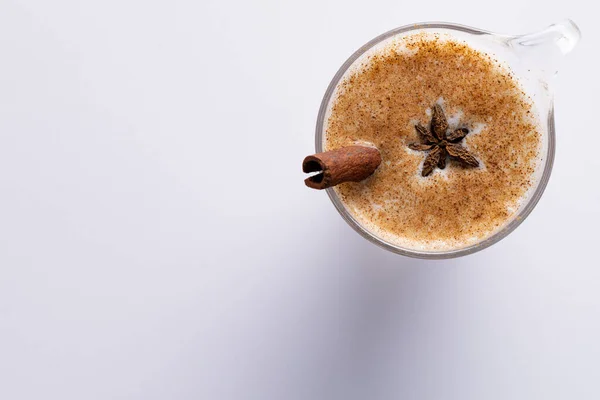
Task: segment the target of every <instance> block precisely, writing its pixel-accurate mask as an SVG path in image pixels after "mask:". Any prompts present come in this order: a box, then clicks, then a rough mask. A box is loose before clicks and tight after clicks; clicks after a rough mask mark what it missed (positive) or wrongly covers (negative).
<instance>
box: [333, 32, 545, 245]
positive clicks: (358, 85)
mask: <svg viewBox="0 0 600 400" xmlns="http://www.w3.org/2000/svg"><path fill="white" fill-rule="evenodd" d="M399 40H400V41H401V46H399V45H397V44H396V45H395V46H387V47H384V48H381V49H379V50H377V51H376V52H373V53H371V54H370V55H369V56H368V58H367V59H366V60H365V62H364V63H363V65H362V66H361V67H360V68H358V69H357V70H355V71H353V72H350V73H347V74H346V76H345V77H344V78H343V79H342V81H341V82H340V83H339V85H338V88H337V95H336V97H335V99H334V100H333V102H332V105H331V107H330V113H329V117H328V119H327V121H326V125H325V126H326V134H325V143H324V147H325V150H331V149H335V148H338V147H342V146H349V145H353V144H360V143H365V142H366V143H371V144H374V145H375V146H377V148H378V149H379V151H380V152H381V157H382V162H381V165H380V166H379V168H378V169H377V171H376V172H375V173H374V174H373V175H372V176H371V177H369V178H368V179H366V180H364V181H362V182H358V183H344V184H341V185H339V186H337V187H336V188H335V191H336V193H337V194H338V196H339V197H340V199H341V200H342V202H343V203H344V205H345V206H346V208H347V210H348V211H349V212H350V213H351V214H352V215H353V216H354V218H356V219H357V220H358V221H359V222H360V223H361V224H363V225H364V226H365V227H366V228H367V229H368V230H370V231H372V232H373V233H375V234H376V235H377V236H380V237H382V238H383V239H385V240H387V241H390V242H392V243H395V244H397V245H400V246H403V247H407V248H415V249H424V250H448V249H454V248H460V247H465V246H467V245H470V244H474V243H476V242H479V241H481V240H483V239H485V238H486V237H489V236H490V235H491V234H492V233H494V232H495V231H497V230H498V229H499V228H500V227H502V226H503V225H504V224H505V223H506V222H508V221H509V220H510V219H511V218H512V217H513V216H514V214H515V212H516V211H517V209H518V208H519V204H520V201H521V200H522V199H523V198H524V197H525V196H526V195H527V192H528V190H529V189H530V188H531V187H532V185H534V183H535V171H536V168H537V166H538V165H539V161H540V159H539V153H540V147H541V128H540V124H539V122H538V121H537V119H536V117H535V116H534V115H535V114H534V110H533V109H532V102H531V100H530V99H529V97H528V96H527V95H526V94H525V93H524V92H523V90H522V89H521V88H520V85H519V84H518V82H517V80H516V79H515V78H514V77H513V76H512V75H511V72H510V71H509V70H508V68H507V67H505V66H503V65H501V64H500V63H499V62H498V61H496V60H495V59H494V58H492V57H491V56H490V55H488V54H486V53H483V52H480V51H478V50H475V49H473V48H472V47H470V46H468V45H467V44H465V43H463V42H459V41H456V40H453V39H451V38H446V37H443V36H440V35H427V34H416V35H411V36H408V37H404V38H402V39H399ZM434 104H441V105H443V108H444V110H445V113H446V116H447V117H448V122H449V125H450V126H449V129H451V130H452V129H457V128H461V127H465V128H468V130H469V132H471V133H469V134H468V135H467V136H466V137H465V138H464V139H463V141H462V145H463V146H464V147H465V149H467V150H468V151H469V153H471V154H472V155H474V156H475V157H476V158H477V160H479V163H480V165H479V167H477V168H463V167H462V166H461V165H458V164H456V163H452V162H451V163H449V164H448V165H447V166H446V167H445V169H443V170H441V169H436V170H435V171H434V172H433V173H431V174H430V175H429V176H427V177H422V176H421V170H422V166H423V158H424V157H423V153H422V152H420V151H415V150H412V149H410V148H409V144H411V143H414V142H418V141H419V137H418V136H417V132H416V130H415V125H416V124H422V125H424V126H428V125H427V124H429V122H430V120H431V108H432V106H433V105H434ZM459 123H460V126H458V124H459Z"/></svg>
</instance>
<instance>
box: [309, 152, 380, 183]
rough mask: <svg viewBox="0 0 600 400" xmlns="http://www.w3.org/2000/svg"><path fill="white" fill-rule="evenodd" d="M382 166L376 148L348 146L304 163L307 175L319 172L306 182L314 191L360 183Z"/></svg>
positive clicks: (320, 154)
mask: <svg viewBox="0 0 600 400" xmlns="http://www.w3.org/2000/svg"><path fill="white" fill-rule="evenodd" d="M379 164H381V154H379V150H377V149H376V148H374V147H367V146H348V147H342V148H339V149H335V150H331V151H325V152H323V153H317V154H314V155H312V156H308V157H306V158H305V159H304V161H303V162H302V170H303V171H304V172H306V173H310V172H319V171H320V173H319V174H316V175H313V176H311V177H309V178H307V179H305V180H304V183H305V184H306V186H308V187H310V188H313V189H327V188H329V187H332V186H335V185H338V184H340V183H343V182H360V181H362V180H363V179H365V178H367V177H369V176H370V175H371V174H372V173H373V172H375V170H376V169H377V167H378V166H379Z"/></svg>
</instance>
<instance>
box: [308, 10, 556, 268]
mask: <svg viewBox="0 0 600 400" xmlns="http://www.w3.org/2000/svg"><path fill="white" fill-rule="evenodd" d="M422 29H448V30H456V31H461V32H465V33H470V34H474V35H489V34H492V33H491V32H489V31H485V30H481V29H476V28H472V27H469V26H464V25H459V24H452V23H446V22H422V23H417V24H410V25H404V26H401V27H398V28H395V29H392V30H390V31H387V32H385V33H383V34H381V35H379V36H377V37H375V38H374V39H372V40H370V41H369V42H367V43H366V44H364V45H363V46H361V47H360V48H359V49H358V50H357V51H355V52H354V53H353V54H352V55H351V56H350V57H349V58H348V59H347V60H346V61H345V62H344V64H342V66H341V67H340V68H339V69H338V71H337V72H336V74H335V75H334V77H333V79H332V80H331V82H330V83H329V86H328V87H327V90H326V92H325V95H324V96H323V99H322V101H321V106H320V107H319V114H318V116H317V124H316V130H315V149H316V152H317V153H320V152H322V151H323V134H324V132H323V128H324V123H325V116H326V113H327V108H328V105H329V102H330V101H331V98H332V96H333V94H334V92H335V89H336V87H337V85H338V83H339V81H340V80H341V78H342V77H343V76H344V74H345V73H346V71H347V70H348V68H350V66H351V65H352V64H353V63H354V62H355V61H356V60H357V59H358V58H359V57H360V56H362V55H363V54H364V53H365V52H367V51H368V50H369V49H371V48H372V47H373V46H375V45H377V44H378V43H380V42H382V41H384V40H386V39H388V38H390V37H392V36H395V35H397V34H400V33H404V32H408V31H412V30H422ZM500 36H502V35H500ZM547 126H548V131H547V135H548V144H547V152H546V155H545V156H546V157H545V162H544V165H543V172H542V176H541V177H540V180H539V182H538V184H537V187H536V188H535V191H534V192H533V194H532V195H531V196H530V197H529V199H528V201H527V204H525V206H524V207H522V208H521V210H520V211H519V212H518V214H516V215H515V216H513V217H512V220H511V221H510V222H508V223H507V224H506V225H504V226H503V227H502V228H501V229H500V230H498V231H497V232H495V233H493V234H492V235H490V236H489V237H487V238H485V239H484V240H482V241H480V242H477V243H474V244H472V245H469V246H467V247H462V248H458V249H452V250H444V251H426V250H417V249H410V248H404V247H401V246H398V245H395V244H393V243H390V242H388V241H386V240H384V239H382V238H380V237H378V236H375V234H373V233H371V232H370V231H369V230H367V229H366V228H365V227H364V226H363V225H361V224H360V223H359V222H358V221H357V220H356V219H355V218H354V217H353V216H352V215H351V214H350V213H349V212H348V211H347V210H346V207H345V206H344V204H343V203H342V202H341V200H340V199H339V197H338V195H337V194H336V192H335V191H334V190H333V188H328V189H326V191H327V195H328V196H329V198H330V199H331V202H332V203H333V205H334V206H335V208H336V209H337V211H338V212H339V213H340V215H341V216H342V218H344V220H345V221H346V222H347V223H348V224H349V225H350V226H351V227H352V228H353V229H354V230H355V231H356V232H358V233H359V234H360V235H361V236H362V237H364V238H365V239H367V240H369V241H370V242H372V243H374V244H376V245H378V246H380V247H382V248H384V249H386V250H389V251H391V252H394V253H397V254H401V255H404V256H408V257H413V258H422V259H448V258H456V257H461V256H465V255H468V254H473V253H476V252H478V251H481V250H483V249H485V248H487V247H489V246H491V245H493V244H495V243H497V242H499V241H500V240H502V239H504V238H505V237H506V236H508V235H509V234H510V233H511V232H513V231H514V230H515V229H516V228H517V227H518V226H519V225H521V223H523V221H524V220H525V219H526V218H527V217H528V216H529V214H530V213H531V212H532V211H533V209H534V208H535V206H536V205H537V203H538V202H539V200H540V198H541V197H542V194H543V193H544V190H545V189H546V186H547V184H548V181H549V180H550V174H551V172H552V166H553V165H554V153H555V140H556V136H555V127H554V100H553V98H552V96H551V98H550V99H549V104H548V116H547Z"/></svg>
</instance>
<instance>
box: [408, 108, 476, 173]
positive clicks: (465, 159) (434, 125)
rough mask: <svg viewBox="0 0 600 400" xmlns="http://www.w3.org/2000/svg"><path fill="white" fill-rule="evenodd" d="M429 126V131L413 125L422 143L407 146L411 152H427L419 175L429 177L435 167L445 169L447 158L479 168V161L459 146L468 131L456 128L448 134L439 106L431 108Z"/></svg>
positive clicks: (421, 126) (445, 120)
mask: <svg viewBox="0 0 600 400" xmlns="http://www.w3.org/2000/svg"><path fill="white" fill-rule="evenodd" d="M430 125H431V127H430V129H427V128H425V127H424V126H423V125H421V124H417V125H415V129H416V130H417V133H418V134H419V137H420V138H421V141H422V143H411V144H409V145H408V147H409V148H410V149H412V150H420V151H429V154H427V157H426V158H425V161H424V162H423V171H421V175H423V176H428V175H430V174H431V173H432V172H433V170H434V169H435V167H436V166H437V167H438V168H439V169H444V168H446V157H447V156H450V158H452V159H454V160H457V161H459V162H460V163H461V164H463V165H464V166H469V167H477V166H479V161H477V159H476V158H475V157H473V155H471V153H469V152H468V151H467V149H465V148H464V147H462V146H461V145H460V144H459V142H460V141H461V140H463V138H464V137H465V136H467V134H468V133H469V130H468V129H467V128H458V129H455V130H454V131H452V132H450V133H448V128H449V127H448V120H447V119H446V114H444V110H443V109H442V107H441V106H440V105H439V104H436V105H434V106H433V113H432V116H431V124H430Z"/></svg>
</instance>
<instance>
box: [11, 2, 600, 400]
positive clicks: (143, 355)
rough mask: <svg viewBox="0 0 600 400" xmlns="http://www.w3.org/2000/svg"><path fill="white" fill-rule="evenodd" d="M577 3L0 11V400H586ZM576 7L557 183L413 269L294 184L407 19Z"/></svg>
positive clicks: (589, 289)
mask: <svg viewBox="0 0 600 400" xmlns="http://www.w3.org/2000/svg"><path fill="white" fill-rule="evenodd" d="M586 3H588V4H592V2H589V1H587V0H572V1H568V2H559V1H556V0H554V1H543V0H504V1H495V2H485V1H475V0H454V1H445V2H444V1H440V0H429V1H426V2H423V1H411V2H409V1H398V0H396V1H382V0H379V1H378V0H371V1H364V0H362V1H351V0H344V1H342V0H337V1H332V0H312V1H297V2H282V1H277V0H272V1H266V0H265V1H243V0H237V1H227V2H225V1H216V0H214V1H206V0H200V1H192V0H185V1H184V0H169V1H167V0H162V1H154V0H103V1H82V0H53V1H47V0H29V1H26V0H20V1H19V0H4V1H2V2H1V3H0V57H1V62H0V398H1V399H6V400H17V399H36V400H37V399H60V400H65V399H77V400H80V399H86V400H93V399H144V400H146V399H206V400H229V399H236V400H237V399H257V400H270V399H275V400H279V399H285V400H288V399H289V400H295V399H300V400H309V399H310V400H314V399H327V400H331V399H344V400H346V399H402V400H404V399H408V400H412V399H415V400H423V399H456V400H469V399H478V400H479V399H486V400H495V399H498V400H505V399H598V398H599V397H600V343H599V338H600V268H599V264H600V261H598V260H599V253H598V252H599V250H600V243H599V234H598V232H599V229H598V226H600V211H599V203H600V188H599V184H598V172H597V170H598V168H600V156H599V154H600V153H599V150H598V138H599V137H600V136H599V135H600V131H599V127H598V123H597V119H598V113H599V111H598V93H599V91H600V84H599V81H598V74H599V73H598V70H599V63H598V61H599V60H598V56H597V54H598V53H597V52H598V43H599V39H600V28H599V27H598V10H597V9H595V8H593V7H594V6H592V5H586ZM565 17H570V18H572V19H573V20H575V22H577V23H578V24H579V26H580V28H581V30H582V33H583V40H582V42H581V43H580V44H579V46H578V47H577V48H576V49H575V51H574V52H573V53H572V54H570V55H569V56H568V59H567V60H566V62H565V63H564V66H563V67H562V69H561V71H560V73H559V76H558V78H557V80H556V86H555V91H556V124H557V132H558V148H557V155H556V163H555V168H554V172H553V175H552V179H551V180H550V183H549V186H548V188H547V190H546V193H545V195H544V197H543V198H542V200H541V201H540V203H539V205H538V206H537V208H536V209H535V210H534V212H533V213H532V214H531V216H530V217H529V218H528V219H527V221H525V223H524V224H523V225H522V226H521V227H519V228H518V229H517V230H516V231H515V232H514V233H512V234H511V235H510V236H509V237H508V238H506V239H505V240H503V241H501V242H500V243H498V244H496V245H494V246H493V247H491V248H489V249H487V250H485V251H483V252H481V253H478V254H475V255H472V256H469V257H465V258H461V259H455V260H447V261H436V262H434V261H421V260H413V259H409V258H404V257H401V256H397V255H394V254H391V253H388V252H386V251H384V250H382V249H379V248H378V247H375V246H374V245H372V244H370V243H368V242H367V241H365V240H364V239H362V238H361V237H360V236H359V235H358V234H356V233H355V232H354V231H353V230H352V229H351V228H350V227H349V226H347V225H346V223H345V222H344V221H343V220H342V218H341V217H340V216H339V215H338V214H337V212H336V211H335V209H334V207H333V206H332V205H331V204H330V201H329V199H328V198H327V196H326V194H325V193H324V192H317V191H311V190H309V189H307V188H305V187H304V184H303V182H302V181H303V179H304V176H303V174H302V172H301V168H300V166H301V161H302V158H303V157H304V156H305V155H308V154H310V153H312V152H313V150H314V147H313V143H314V139H313V134H314V125H315V120H316V116H317V110H318V107H319V104H320V101H321V97H322V95H323V93H324V92H325V89H326V87H327V85H328V83H329V81H330V79H331V78H332V76H333V75H334V73H335V72H336V71H337V69H338V67H339V66H340V65H341V64H342V63H343V62H344V61H345V60H346V58H347V57H348V56H349V55H350V54H351V53H352V52H353V51H355V50H356V49H357V48H358V47H360V46H361V45H362V44H363V43H365V42H367V41H368V40H370V39H371V38H373V37H375V36H376V35H378V34H380V33H383V32H384V31H386V30H389V29H392V28H395V27H397V26H401V25H405V24H409V23H414V22H419V21H426V20H443V21H451V22H456V23H463V24H467V25H472V26H476V27H481V28H484V29H489V30H492V31H502V32H508V33H525V32H528V31H532V30H537V29H541V28H543V27H545V26H546V25H548V24H550V23H552V22H556V21H558V20H561V19H563V18H565Z"/></svg>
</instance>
